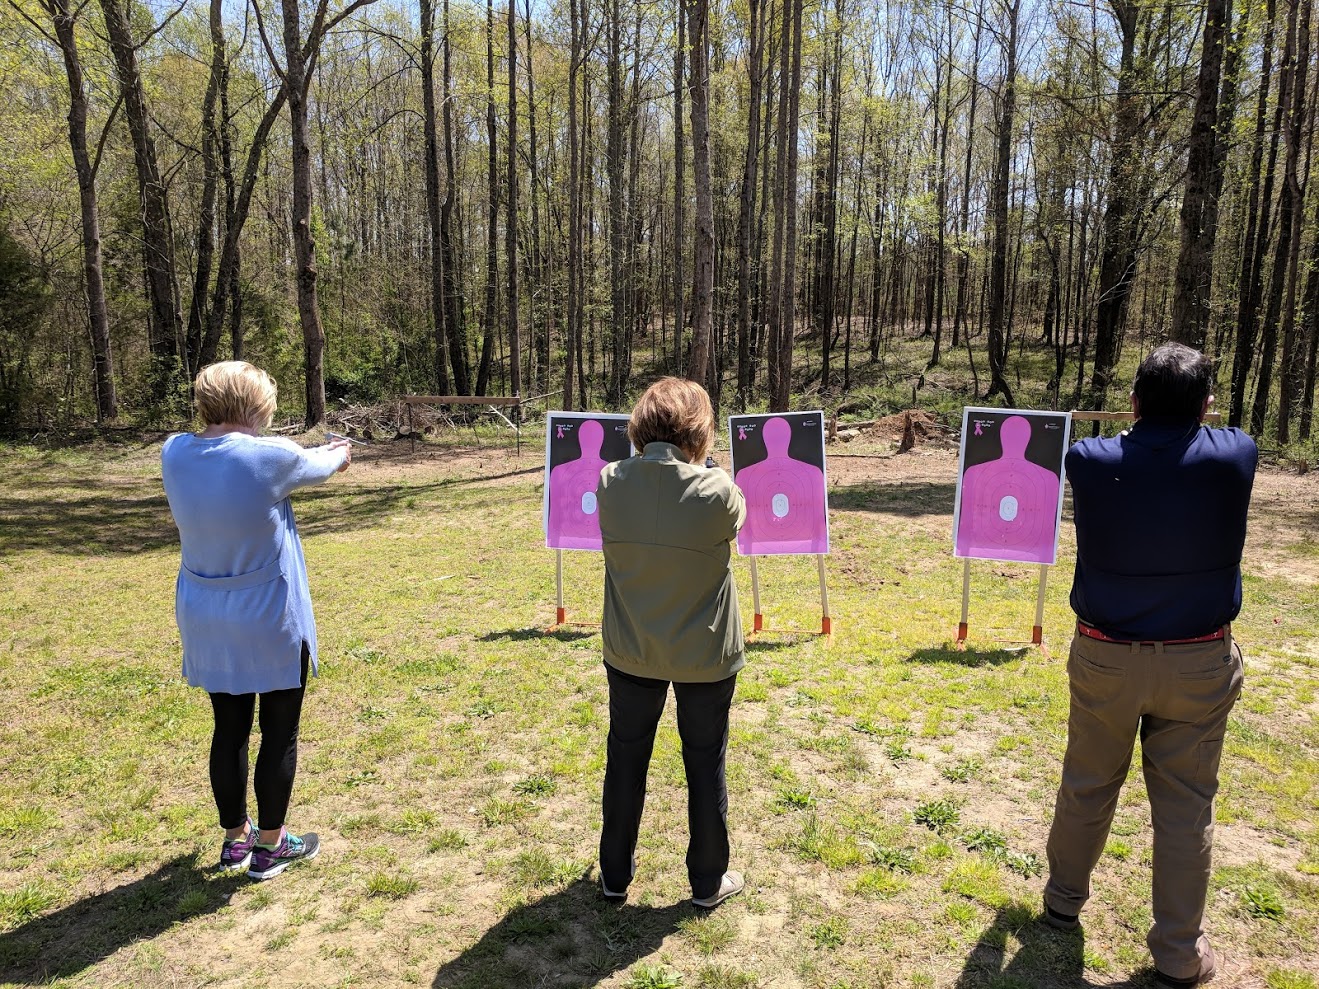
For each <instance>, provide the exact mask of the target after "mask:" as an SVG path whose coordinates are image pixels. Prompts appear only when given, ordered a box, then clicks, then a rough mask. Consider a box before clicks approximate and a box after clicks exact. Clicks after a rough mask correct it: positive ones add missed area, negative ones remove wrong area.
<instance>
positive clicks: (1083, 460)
mask: <svg viewBox="0 0 1319 989" xmlns="http://www.w3.org/2000/svg"><path fill="white" fill-rule="evenodd" d="M1258 459H1259V451H1258V450H1257V449H1256V448H1255V441H1254V440H1252V439H1251V438H1250V437H1249V436H1247V435H1246V434H1245V433H1243V432H1242V431H1241V430H1239V429H1210V428H1208V427H1207V426H1201V425H1200V424H1199V423H1198V422H1196V421H1195V420H1193V419H1166V418H1155V417H1147V418H1143V419H1140V420H1138V421H1137V422H1136V423H1135V425H1134V426H1132V428H1131V429H1130V430H1129V431H1127V432H1126V433H1123V434H1122V435H1121V436H1115V437H1113V438H1111V439H1109V438H1103V437H1099V438H1093V439H1084V440H1081V441H1080V442H1079V443H1077V444H1076V445H1075V446H1073V447H1072V449H1071V450H1070V451H1069V452H1068V454H1067V480H1068V482H1069V483H1070V484H1071V486H1072V500H1073V503H1074V506H1075V517H1076V575H1075V577H1074V578H1073V581H1072V610H1073V611H1075V612H1076V614H1077V617H1078V618H1080V619H1081V620H1082V621H1084V622H1086V623H1087V624H1089V625H1093V626H1094V627H1095V628H1097V629H1099V630H1100V631H1101V632H1104V633H1105V634H1106V635H1110V636H1112V637H1113V638H1115V639H1123V640H1139V641H1155V640H1163V639H1186V638H1191V637H1194V636H1198V635H1205V634H1207V633H1209V632H1212V631H1213V630H1215V629H1216V628H1218V627H1219V626H1221V625H1224V624H1225V623H1227V622H1229V621H1231V620H1232V619H1233V618H1235V617H1236V616H1237V612H1239V611H1240V610H1241V548H1242V546H1243V545H1244V544H1245V541H1246V512H1247V510H1248V508H1249V507H1250V489H1251V485H1252V484H1253V483H1254V480H1255V465H1256V462H1257V461H1258Z"/></svg>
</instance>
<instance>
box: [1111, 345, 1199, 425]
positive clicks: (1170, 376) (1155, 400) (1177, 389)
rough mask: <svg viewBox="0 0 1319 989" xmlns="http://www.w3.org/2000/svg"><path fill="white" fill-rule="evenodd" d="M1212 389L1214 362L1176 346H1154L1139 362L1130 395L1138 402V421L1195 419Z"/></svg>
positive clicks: (1196, 352) (1197, 353) (1182, 346)
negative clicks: (1149, 417)
mask: <svg viewBox="0 0 1319 989" xmlns="http://www.w3.org/2000/svg"><path fill="white" fill-rule="evenodd" d="M1213 390H1214V362H1213V361H1211V360H1210V359H1209V358H1208V357H1206V356H1205V355H1204V354H1202V353H1200V351H1198V350H1194V349H1192V348H1190V347H1187V346H1185V345H1184V344H1180V343H1165V344H1164V345H1163V346H1161V347H1156V348H1155V349H1154V350H1153V351H1152V352H1151V353H1150V355H1149V356H1148V357H1146V358H1145V359H1144V360H1143V361H1141V362H1140V368H1139V369H1137V371H1136V383H1135V384H1133V385H1132V386H1131V393H1132V394H1133V395H1135V396H1136V400H1137V401H1138V402H1139V403H1140V415H1141V418H1142V419H1143V418H1145V417H1146V416H1168V417H1175V418H1179V419H1187V418H1197V419H1198V418H1199V416H1200V410H1201V409H1203V408H1204V403H1205V399H1206V398H1208V397H1209V396H1210V394H1211V393H1212V392H1213Z"/></svg>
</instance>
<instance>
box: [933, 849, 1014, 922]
mask: <svg viewBox="0 0 1319 989" xmlns="http://www.w3.org/2000/svg"><path fill="white" fill-rule="evenodd" d="M943 891H944V892H945V893H956V894H958V895H959V896H965V897H966V898H967V899H970V900H975V901H976V902H977V903H979V904H981V905H983V906H986V907H989V908H990V909H994V910H997V909H998V908H1000V907H1002V906H1005V905H1006V904H1007V903H1008V895H1007V892H1006V891H1005V890H1004V888H1003V874H1002V873H1001V872H999V871H998V869H997V868H995V866H994V864H993V863H992V862H987V861H985V860H984V859H982V858H974V857H972V858H965V859H963V860H962V861H961V862H958V863H957V865H955V866H953V870H952V871H951V872H950V873H949V874H948V877H947V878H946V879H945V880H944V882H943Z"/></svg>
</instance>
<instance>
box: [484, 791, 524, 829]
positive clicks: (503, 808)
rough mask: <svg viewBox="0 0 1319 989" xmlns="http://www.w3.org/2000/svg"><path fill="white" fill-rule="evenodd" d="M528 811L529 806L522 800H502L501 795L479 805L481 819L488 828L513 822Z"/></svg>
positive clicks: (520, 818) (521, 817)
mask: <svg viewBox="0 0 1319 989" xmlns="http://www.w3.org/2000/svg"><path fill="white" fill-rule="evenodd" d="M529 812H530V808H529V807H528V806H527V804H526V802H525V801H523V800H504V799H503V798H501V797H491V798H490V799H489V800H487V801H486V802H485V804H483V805H482V807H481V820H482V822H484V824H485V826H486V827H488V828H494V827H498V826H499V825H501V824H513V823H514V822H516V821H520V820H522V819H523V818H524V817H526V816H527V814H528V813H529Z"/></svg>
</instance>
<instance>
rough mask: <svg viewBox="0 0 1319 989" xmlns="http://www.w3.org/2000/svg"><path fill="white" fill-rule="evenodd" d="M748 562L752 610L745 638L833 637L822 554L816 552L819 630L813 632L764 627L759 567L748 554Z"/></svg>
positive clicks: (802, 629) (799, 629) (809, 630)
mask: <svg viewBox="0 0 1319 989" xmlns="http://www.w3.org/2000/svg"><path fill="white" fill-rule="evenodd" d="M747 560H748V562H749V563H750V564H751V604H752V608H753V609H754V610H753V614H752V619H751V634H750V635H748V636H747V637H746V638H747V639H751V638H753V637H755V636H757V635H761V634H766V635H821V636H824V638H825V640H826V641H827V640H828V639H830V638H832V637H833V631H834V624H833V618H832V617H831V616H830V615H829V587H828V585H827V584H826V583H825V578H824V554H823V553H816V554H815V561H816V565H817V567H818V569H819V572H820V631H818V632H815V631H812V630H811V629H806V628H766V627H765V616H764V615H763V614H761V611H760V568H759V567H758V566H756V558H755V556H748V557H747Z"/></svg>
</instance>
